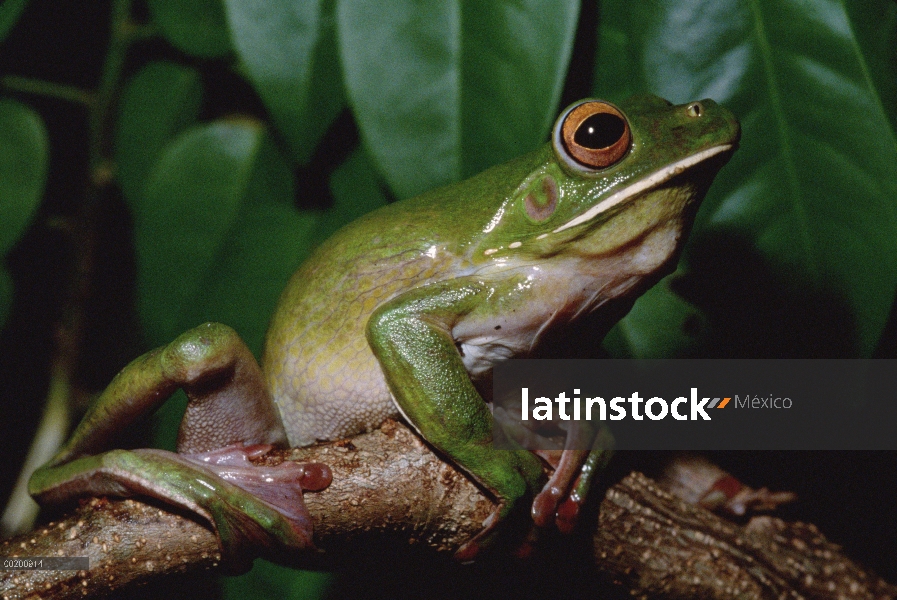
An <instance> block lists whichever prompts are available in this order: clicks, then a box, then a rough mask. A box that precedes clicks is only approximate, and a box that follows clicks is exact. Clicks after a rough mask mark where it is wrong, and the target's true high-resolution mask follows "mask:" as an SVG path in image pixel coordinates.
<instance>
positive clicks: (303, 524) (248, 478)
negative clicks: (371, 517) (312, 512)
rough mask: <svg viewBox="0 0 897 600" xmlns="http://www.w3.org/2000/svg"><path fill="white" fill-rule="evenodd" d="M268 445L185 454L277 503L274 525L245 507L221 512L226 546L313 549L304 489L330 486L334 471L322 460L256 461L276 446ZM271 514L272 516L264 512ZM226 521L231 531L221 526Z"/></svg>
mask: <svg viewBox="0 0 897 600" xmlns="http://www.w3.org/2000/svg"><path fill="white" fill-rule="evenodd" d="M271 448H272V446H270V445H268V444H256V445H250V446H244V445H242V444H233V445H230V446H226V447H224V448H220V449H217V450H212V451H209V452H201V453H196V454H185V455H181V456H182V457H183V458H184V459H186V460H188V461H190V462H192V463H194V464H196V465H199V466H201V467H203V468H205V469H208V470H209V471H211V472H212V473H214V474H215V475H216V476H218V477H219V478H221V479H222V480H224V481H226V482H228V483H231V484H233V485H235V486H237V487H238V488H240V489H241V490H244V491H245V492H247V493H249V494H251V495H252V496H253V497H254V499H257V500H258V501H259V502H263V503H266V504H268V505H270V507H271V508H273V509H274V510H275V511H276V512H277V514H278V515H279V518H278V519H277V520H278V521H280V522H279V523H277V524H276V525H274V526H273V527H272V526H271V524H270V523H267V522H266V521H265V520H263V519H257V518H255V516H254V515H247V514H246V513H245V512H244V511H241V510H237V511H230V510H228V509H225V510H223V511H222V512H221V514H222V516H223V517H224V520H223V523H221V522H219V520H218V518H217V517H216V519H215V523H216V527H217V528H218V535H219V538H220V540H221V543H222V546H224V547H225V548H227V546H237V547H243V546H250V547H254V548H263V549H276V550H277V551H278V552H279V551H281V550H291V549H303V548H313V547H314V544H313V543H312V522H311V518H310V516H309V514H308V511H307V510H306V508H305V503H304V502H303V499H302V492H303V491H304V490H310V491H318V490H322V489H324V488H326V487H327V486H328V485H330V482H331V481H332V479H333V475H332V473H331V471H330V468H329V467H328V466H327V465H324V464H321V463H306V464H299V463H295V462H292V461H284V462H282V463H280V464H277V465H273V466H266V465H257V464H254V463H252V462H251V459H253V458H261V457H262V456H264V455H265V454H267V453H268V452H269V451H270V450H271ZM263 516H264V517H265V518H268V515H263ZM222 526H224V527H225V528H226V530H222Z"/></svg>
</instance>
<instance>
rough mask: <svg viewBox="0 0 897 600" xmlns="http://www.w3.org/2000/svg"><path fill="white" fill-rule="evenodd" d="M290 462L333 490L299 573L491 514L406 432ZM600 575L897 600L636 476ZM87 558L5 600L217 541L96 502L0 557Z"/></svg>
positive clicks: (129, 508)
mask: <svg viewBox="0 0 897 600" xmlns="http://www.w3.org/2000/svg"><path fill="white" fill-rule="evenodd" d="M287 454H288V455H289V457H290V458H291V459H295V460H300V461H309V460H316V461H321V462H326V463H327V464H329V465H330V466H331V468H332V469H333V472H334V481H333V484H332V485H331V486H330V487H329V488H328V489H326V490H324V491H323V492H318V493H309V494H306V503H307V505H308V507H309V510H310V512H311V514H312V516H313V517H314V520H315V537H316V543H317V544H318V547H319V552H312V551H310V552H307V553H302V554H301V555H300V556H297V557H296V565H297V566H315V567H320V566H322V565H323V566H326V565H327V561H328V560H329V559H331V558H333V557H340V558H341V560H342V561H344V560H346V558H347V557H348V558H350V559H352V560H356V561H365V560H367V559H368V558H367V557H366V556H365V554H364V552H363V551H361V550H360V548H363V547H364V543H363V541H364V540H365V539H371V538H376V539H379V540H384V539H391V540H393V541H394V543H396V544H409V543H414V544H417V545H419V546H421V547H426V548H429V549H431V550H432V551H433V552H434V553H443V554H448V553H450V552H452V551H453V550H454V549H456V548H457V547H458V546H459V544H460V543H461V542H462V541H463V540H465V539H467V538H468V537H469V536H470V535H471V534H473V533H474V532H476V531H477V530H478V529H479V527H480V523H481V522H482V520H483V519H484V518H485V517H486V516H487V515H488V514H489V512H490V509H491V502H490V501H489V499H487V498H486V497H485V496H484V495H483V494H482V493H481V492H480V491H479V489H478V488H477V487H476V486H474V485H473V484H472V483H471V482H470V481H469V480H468V479H467V478H466V477H465V476H463V475H462V474H460V473H459V472H458V471H456V470H454V469H453V468H452V467H451V466H449V465H448V464H446V463H444V462H442V461H441V460H440V459H439V458H437V457H436V456H435V455H433V454H432V453H431V452H430V450H429V449H428V448H427V447H426V446H425V445H424V444H423V443H422V442H420V440H419V439H418V438H417V437H416V436H415V435H414V434H412V433H411V432H410V431H409V430H408V429H407V428H405V427H404V426H403V425H400V424H398V423H392V422H391V423H388V424H387V425H386V426H385V427H384V428H383V429H381V430H378V431H375V432H372V433H370V434H364V435H360V436H357V437H355V438H352V439H351V440H350V441H346V442H343V443H333V444H327V445H321V446H316V447H314V448H309V449H302V450H293V451H289V452H288V453H287ZM593 540H594V544H593V545H594V564H595V568H596V569H599V570H601V571H603V572H604V573H606V574H607V576H608V577H609V578H611V579H613V580H616V581H619V582H621V583H622V584H623V585H625V586H626V587H628V588H630V590H632V592H633V593H634V594H638V595H643V596H649V595H650V596H652V597H654V596H656V597H662V598H694V597H702V598H731V597H734V596H740V597H743V598H801V597H813V598H870V599H871V598H895V597H897V588H895V587H894V586H891V585H889V584H887V583H885V582H884V581H882V580H880V579H879V578H877V577H876V576H874V575H873V574H871V573H869V572H867V571H864V570H863V569H862V568H860V567H859V566H858V565H856V564H855V563H853V562H852V561H850V560H849V559H848V558H846V557H845V556H844V555H843V554H842V553H841V551H840V549H839V548H838V547H837V546H835V545H834V544H831V543H830V542H828V541H827V540H826V539H825V538H824V537H823V536H822V534H820V533H819V532H818V531H817V530H816V529H815V528H814V527H813V526H812V525H804V524H800V523H796V524H789V523H784V522H782V521H780V520H778V519H773V518H769V517H760V518H755V519H753V520H752V521H751V522H750V523H749V524H748V525H747V526H745V527H741V526H739V525H736V524H734V523H731V522H728V521H725V520H723V519H721V518H719V517H717V516H715V515H714V514H712V513H710V512H708V511H706V510H703V509H701V508H698V507H695V506H692V505H690V504H687V503H686V502H684V501H682V500H680V499H678V498H675V497H673V496H672V495H670V494H669V493H667V492H666V491H664V490H663V489H661V488H660V487H659V486H658V485H657V484H656V483H654V482H653V481H652V480H650V479H648V478H646V477H644V476H643V475H641V474H637V473H636V474H632V475H630V476H629V477H627V478H626V479H624V480H623V481H622V482H620V483H618V484H617V485H615V486H613V487H612V488H611V489H610V490H609V491H608V493H607V495H606V496H605V498H604V500H603V501H602V503H601V506H600V517H599V519H598V522H597V527H596V530H595V532H594V537H593ZM13 552H19V553H21V554H22V555H30V556H47V555H57V554H58V553H60V552H61V553H63V555H66V556H88V557H90V570H89V571H84V572H74V571H69V572H51V571H18V572H10V571H6V572H0V596H2V598H3V600H14V599H19V598H29V597H36V596H37V595H38V594H39V595H40V597H41V598H45V599H53V598H74V597H78V598H83V597H84V595H85V594H86V595H93V594H105V593H108V592H109V591H111V590H113V589H117V588H119V587H122V586H124V585H128V584H133V583H137V582H141V581H146V580H148V579H149V578H154V577H164V576H166V575H167V574H169V573H173V572H183V571H186V570H196V569H211V568H216V566H217V565H218V561H219V558H220V557H219V556H218V547H217V542H216V540H215V537H214V535H213V534H212V533H211V531H210V530H209V529H208V528H206V527H205V526H204V525H202V524H199V523H197V522H196V521H194V520H193V519H192V518H190V517H189V516H185V515H176V514H173V513H170V512H168V511H167V510H161V509H160V508H159V507H157V506H154V505H149V504H144V503H142V502H137V501H132V500H127V501H107V500H92V501H90V502H89V503H87V504H85V505H84V506H82V507H81V508H80V509H79V510H78V512H76V513H75V514H73V515H71V516H69V517H67V518H66V519H64V520H63V521H60V522H58V523H55V524H52V525H50V526H47V527H46V528H44V529H40V530H37V531H35V532H32V533H31V534H29V535H26V536H20V537H18V538H16V539H14V540H9V541H7V542H4V543H3V544H2V545H0V554H3V555H9V554H12V553H13Z"/></svg>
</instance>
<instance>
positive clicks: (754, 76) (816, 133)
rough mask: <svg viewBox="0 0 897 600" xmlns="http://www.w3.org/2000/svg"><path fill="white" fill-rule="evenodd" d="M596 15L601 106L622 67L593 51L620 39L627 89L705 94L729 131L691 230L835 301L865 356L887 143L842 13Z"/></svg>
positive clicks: (742, 7) (745, 9) (681, 9)
mask: <svg viewBox="0 0 897 600" xmlns="http://www.w3.org/2000/svg"><path fill="white" fill-rule="evenodd" d="M602 7H603V9H604V11H605V12H604V13H603V15H602V21H603V25H602V27H605V26H607V27H608V28H612V29H611V31H610V33H609V36H610V37H611V39H612V40H614V39H616V40H617V41H618V43H615V44H604V43H602V44H599V57H598V64H599V68H598V71H597V73H598V76H599V78H600V80H599V81H598V82H597V84H596V92H597V93H598V94H603V95H607V96H611V98H613V96H612V91H611V89H610V87H611V86H612V84H613V83H614V82H613V81H612V76H613V75H614V74H620V73H621V72H622V69H623V67H621V66H620V65H616V66H613V65H610V64H608V62H614V61H615V60H616V58H617V57H615V56H606V55H601V54H600V52H601V49H600V48H601V47H602V46H603V47H604V48H605V49H607V48H609V47H611V48H613V47H615V48H618V49H619V48H621V47H622V44H621V43H619V40H625V42H626V44H625V46H626V47H627V48H630V52H629V53H627V55H626V56H624V57H622V59H621V60H622V61H624V63H621V64H625V68H626V69H628V71H629V74H630V77H629V80H630V81H631V82H633V84H632V85H631V86H630V88H629V90H627V91H630V90H632V91H636V90H642V91H647V90H651V91H654V92H656V93H658V94H660V95H662V96H665V97H667V98H668V99H670V100H672V101H674V102H684V101H687V100H692V99H697V98H703V97H713V98H715V99H717V100H719V101H722V102H724V103H726V104H727V105H728V106H729V107H730V108H731V109H732V110H733V111H734V112H735V113H736V115H737V116H738V117H739V118H740V120H741V122H742V126H743V136H742V144H741V149H740V150H739V151H738V152H737V153H736V154H735V157H734V158H733V160H732V161H731V163H730V164H729V166H727V167H726V168H725V169H724V170H723V172H722V174H721V176H720V177H719V178H718V181H717V183H716V184H714V186H713V188H711V195H710V196H709V197H708V199H707V201H706V202H705V206H704V208H703V209H702V210H701V213H700V214H699V220H698V222H697V224H696V227H695V235H696V236H698V237H700V235H701V234H709V233H713V232H720V233H725V232H733V231H734V232H735V233H737V234H738V235H744V236H747V237H748V238H749V239H752V240H753V241H754V243H755V246H756V248H757V250H758V251H759V252H760V253H761V254H762V256H763V257H764V258H765V259H766V260H767V261H768V262H769V263H770V264H771V265H774V266H775V267H777V268H778V269H779V270H780V271H782V272H784V273H788V274H790V277H791V278H793V279H794V280H795V281H801V282H805V283H806V287H807V288H808V289H810V288H813V289H822V290H825V291H826V292H827V293H830V294H833V295H835V296H836V297H839V298H843V300H844V301H845V303H846V305H847V306H848V308H849V309H850V311H851V313H852V315H853V317H854V319H855V321H856V335H857V339H858V346H859V347H858V352H859V353H860V354H864V355H868V354H869V353H870V352H871V351H872V349H873V348H874V346H875V344H876V342H877V340H878V337H879V335H880V334H881V331H882V328H883V326H884V323H885V320H886V318H887V316H888V311H889V310H890V307H891V304H892V302H893V299H894V290H895V286H897V244H894V239H897V204H895V198H897V169H895V165H897V136H895V131H894V128H893V126H892V121H891V119H890V118H889V115H888V109H887V106H888V103H889V101H885V100H884V99H883V98H882V97H881V95H880V91H879V88H878V87H877V86H876V84H875V79H874V78H873V76H872V74H871V72H870V69H869V68H868V64H869V62H868V60H867V57H866V56H865V55H864V54H863V48H862V45H861V44H860V43H859V41H858V39H857V36H856V33H855V31H854V30H853V28H852V27H851V21H850V19H849V15H848V13H847V12H846V10H845V7H844V4H843V3H841V2H837V1H834V0H827V1H819V2H814V3H806V2H801V1H798V0H751V1H748V0H728V1H725V0H720V1H717V2H713V3H707V2H699V1H697V0H675V1H669V2H659V1H653V2H640V3H638V4H633V3H628V2H622V1H620V0H613V1H610V2H605V3H603V4H602ZM604 37H605V36H604V29H602V40H604ZM875 62H876V64H878V61H875ZM628 318H633V319H636V318H637V315H636V314H633V315H632V316H631V317H628Z"/></svg>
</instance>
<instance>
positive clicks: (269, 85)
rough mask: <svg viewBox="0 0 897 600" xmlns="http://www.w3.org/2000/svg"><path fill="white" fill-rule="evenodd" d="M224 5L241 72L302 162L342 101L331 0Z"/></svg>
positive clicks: (245, 0) (243, 0)
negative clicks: (250, 83)
mask: <svg viewBox="0 0 897 600" xmlns="http://www.w3.org/2000/svg"><path fill="white" fill-rule="evenodd" d="M225 9H226V13H227V19H228V22H229V24H230V29H231V32H232V37H233V43H234V46H235V48H236V51H237V56H238V57H239V59H240V64H241V66H242V68H243V71H244V72H245V73H246V75H247V77H248V78H249V80H250V81H251V82H252V85H253V87H254V88H255V89H256V91H257V92H258V94H259V96H260V97H261V99H262V101H263V102H264V103H265V106H266V107H267V108H268V111H269V112H270V113H271V116H272V118H273V119H274V122H275V124H276V125H277V127H278V129H279V130H280V132H281V134H283V137H284V139H286V141H287V142H288V143H289V145H290V149H291V151H292V154H293V157H294V158H295V159H296V161H297V162H299V163H306V162H307V161H308V159H309V158H310V156H311V154H312V152H313V151H314V148H315V146H316V145H317V143H318V141H319V140H320V138H321V136H322V135H323V134H324V132H325V131H326V130H327V128H328V127H329V126H330V124H331V123H332V122H333V120H334V119H335V118H336V116H337V115H338V114H339V113H340V111H341V110H342V108H343V105H344V103H345V100H344V98H343V92H342V74H341V72H340V68H339V62H338V58H337V52H336V40H335V31H334V23H333V0H327V1H326V2H325V1H323V0H309V1H307V2H292V1H289V2H286V1H278V2H272V1H271V0H225ZM313 82H314V85H312V83H313Z"/></svg>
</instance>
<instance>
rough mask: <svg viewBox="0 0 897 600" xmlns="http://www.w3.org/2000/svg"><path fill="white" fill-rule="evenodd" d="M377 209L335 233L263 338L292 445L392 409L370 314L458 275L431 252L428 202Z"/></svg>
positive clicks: (363, 423) (298, 277)
mask: <svg viewBox="0 0 897 600" xmlns="http://www.w3.org/2000/svg"><path fill="white" fill-rule="evenodd" d="M402 204H405V206H404V207H403V209H404V210H398V209H397V208H396V206H397V205H391V206H389V207H386V209H381V210H380V211H377V212H376V213H372V214H371V215H368V216H366V217H363V218H362V219H360V220H358V221H356V222H354V223H352V224H350V225H349V226H347V227H345V228H344V229H342V230H340V231H339V232H338V233H337V234H336V235H334V236H333V237H332V238H330V239H329V240H327V242H325V243H324V244H323V245H322V246H321V248H319V249H318V251H317V252H315V254H314V255H313V256H312V257H311V258H310V259H309V260H308V261H306V262H305V263H304V264H303V265H302V267H300V269H299V270H298V271H297V272H296V273H295V274H294V275H293V277H292V279H291V280H290V282H289V284H288V285H287V287H286V289H285V290H284V293H283V295H282V296H281V299H280V303H279V305H278V309H277V311H276V312H275V315H274V318H273V320H272V322H271V326H270V328H269V330H268V337H267V340H266V344H265V356H264V360H263V364H264V370H265V375H266V377H267V380H268V385H269V387H270V389H271V391H272V394H273V396H274V399H275V401H276V402H277V404H278V407H279V409H280V413H281V416H282V418H283V420H284V425H285V427H286V429H287V433H288V436H289V440H290V443H291V444H292V445H294V446H301V445H307V444H310V443H313V442H314V441H315V440H317V439H337V438H340V437H346V436H350V435H354V434H356V433H359V432H360V431H364V430H368V429H372V428H374V427H377V426H378V425H380V424H381V423H382V422H383V421H384V420H385V419H386V418H389V417H395V416H397V412H396V408H395V406H394V405H393V402H392V398H391V396H390V393H389V390H388V389H387V386H386V382H385V380H384V378H383V374H382V372H381V370H380V366H379V364H378V362H377V359H376V357H375V356H374V355H373V353H372V352H371V350H370V348H369V346H368V343H367V339H366V337H365V327H366V325H367V322H368V319H369V318H370V316H371V314H372V313H373V311H374V310H375V309H376V308H377V307H378V306H380V305H381V304H383V303H384V302H386V301H388V300H389V299H391V298H393V297H395V296H396V295H398V294H400V293H402V292H403V291H405V290H407V289H411V288H413V287H416V286H419V285H425V284H426V283H427V282H429V281H435V280H438V279H442V278H444V277H446V276H447V274H448V273H450V272H456V271H457V269H458V267H459V264H460V260H459V259H457V258H456V257H455V256H453V255H452V254H450V253H447V252H444V251H440V252H436V250H435V246H434V239H433V236H432V232H429V231H428V230H427V226H426V223H427V218H428V217H430V218H432V217H433V216H434V215H427V210H426V206H425V205H424V206H423V207H422V209H423V210H421V211H417V212H412V214H414V215H415V217H416V218H415V219H414V221H409V219H408V212H407V208H408V207H407V204H406V203H402Z"/></svg>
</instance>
